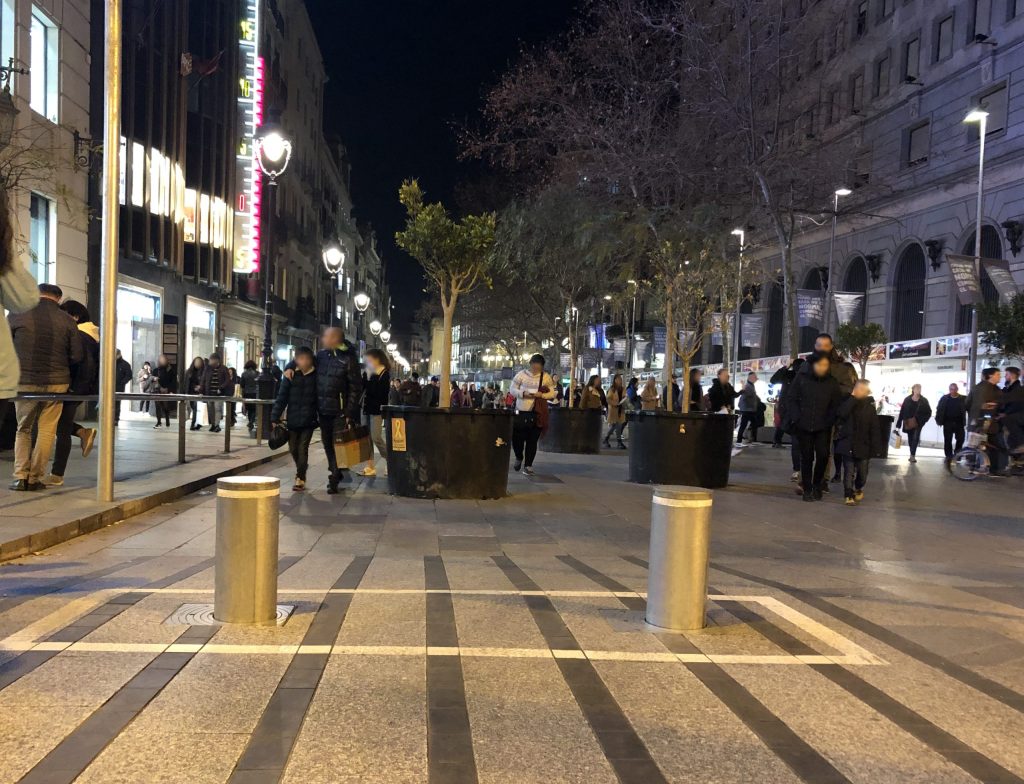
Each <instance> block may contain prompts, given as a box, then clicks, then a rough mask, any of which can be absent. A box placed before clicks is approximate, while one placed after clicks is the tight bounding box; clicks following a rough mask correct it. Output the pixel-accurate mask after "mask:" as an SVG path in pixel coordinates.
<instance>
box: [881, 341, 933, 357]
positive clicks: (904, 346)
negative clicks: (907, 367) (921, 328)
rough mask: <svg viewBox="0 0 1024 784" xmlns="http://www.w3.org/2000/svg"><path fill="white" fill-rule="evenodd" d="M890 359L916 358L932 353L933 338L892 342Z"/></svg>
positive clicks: (928, 355)
mask: <svg viewBox="0 0 1024 784" xmlns="http://www.w3.org/2000/svg"><path fill="white" fill-rule="evenodd" d="M888 353H889V359H914V358H915V357H930V356H931V355H932V340H931V339H930V338H929V339H926V340H911V341H908V342H906V343H890V344H889V352H888Z"/></svg>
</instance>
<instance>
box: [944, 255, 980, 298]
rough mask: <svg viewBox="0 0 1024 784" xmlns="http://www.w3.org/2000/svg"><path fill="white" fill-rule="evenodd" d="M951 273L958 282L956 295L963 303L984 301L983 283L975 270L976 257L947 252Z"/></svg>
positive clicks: (954, 281) (954, 280) (955, 281)
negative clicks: (982, 295)
mask: <svg viewBox="0 0 1024 784" xmlns="http://www.w3.org/2000/svg"><path fill="white" fill-rule="evenodd" d="M946 263H947V264H949V273H950V274H951V275H952V276H953V283H955V284H956V297H957V299H958V300H960V304H961V305H978V304H980V303H981V301H982V297H981V284H980V283H979V282H978V275H977V273H976V272H975V270H974V257H973V256H961V255H958V254H956V253H947V254H946Z"/></svg>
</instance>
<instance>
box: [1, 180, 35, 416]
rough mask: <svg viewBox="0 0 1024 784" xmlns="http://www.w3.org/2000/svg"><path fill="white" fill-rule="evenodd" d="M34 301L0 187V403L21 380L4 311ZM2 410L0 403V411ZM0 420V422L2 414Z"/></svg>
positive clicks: (14, 311) (13, 310) (28, 307)
mask: <svg viewBox="0 0 1024 784" xmlns="http://www.w3.org/2000/svg"><path fill="white" fill-rule="evenodd" d="M38 304H39V289H38V288H37V286H36V281H35V278H33V277H32V275H31V273H30V272H29V271H28V270H27V269H25V265H24V264H22V263H21V259H19V258H18V257H17V256H16V254H15V249H14V227H13V225H12V223H11V212H10V205H9V204H8V200H7V190H6V189H4V188H0V403H2V401H4V400H8V399H10V398H12V397H14V396H15V395H16V394H18V385H19V384H20V383H21V365H20V363H19V362H18V354H17V352H16V351H15V347H14V340H13V338H12V336H11V327H10V325H9V324H8V322H7V314H8V312H9V313H10V314H11V315H17V314H19V313H28V312H29V311H30V310H32V309H33V308H34V307H35V306H36V305H38ZM2 409H3V407H2V406H0V412H2ZM0 421H3V416H2V414H0Z"/></svg>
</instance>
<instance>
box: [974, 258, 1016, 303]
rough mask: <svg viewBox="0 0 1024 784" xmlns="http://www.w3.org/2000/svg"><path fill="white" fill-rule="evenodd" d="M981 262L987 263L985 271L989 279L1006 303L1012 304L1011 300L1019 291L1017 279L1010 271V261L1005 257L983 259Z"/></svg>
mask: <svg viewBox="0 0 1024 784" xmlns="http://www.w3.org/2000/svg"><path fill="white" fill-rule="evenodd" d="M981 263H982V264H984V265H985V271H986V272H988V277H989V280H991V281H992V285H993V286H995V287H996V291H998V292H999V298H1000V299H1001V300H1002V301H1003V302H1004V303H1005V304H1007V305H1008V304H1010V301H1011V300H1012V299H1013V298H1014V296H1016V294H1017V292H1018V291H1019V289H1018V288H1017V281H1015V280H1014V279H1013V275H1012V274H1011V273H1010V262H1008V261H1005V260H1003V259H982V261H981Z"/></svg>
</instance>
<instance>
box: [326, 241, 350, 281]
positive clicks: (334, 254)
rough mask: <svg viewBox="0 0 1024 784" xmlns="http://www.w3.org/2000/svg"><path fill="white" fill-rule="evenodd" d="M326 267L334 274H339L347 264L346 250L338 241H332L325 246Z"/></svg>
mask: <svg viewBox="0 0 1024 784" xmlns="http://www.w3.org/2000/svg"><path fill="white" fill-rule="evenodd" d="M323 255H324V267H325V268H326V269H327V271H328V272H329V273H331V274H332V275H336V274H338V272H339V271H340V270H341V268H342V267H343V266H344V265H345V250H344V248H342V247H341V245H339V244H338V243H337V242H330V243H328V244H327V245H326V247H324V254H323Z"/></svg>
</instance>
